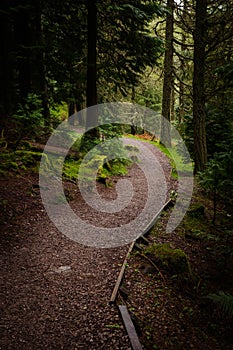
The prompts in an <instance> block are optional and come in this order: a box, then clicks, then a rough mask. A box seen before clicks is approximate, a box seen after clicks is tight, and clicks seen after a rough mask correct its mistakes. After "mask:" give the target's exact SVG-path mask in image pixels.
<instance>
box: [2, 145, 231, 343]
mask: <svg viewBox="0 0 233 350" xmlns="http://www.w3.org/2000/svg"><path fill="white" fill-rule="evenodd" d="M148 147H150V149H151V150H152V148H153V152H155V153H156V156H157V157H158V158H159V159H160V162H161V164H162V167H163V171H164V173H165V174H166V178H167V179H168V178H169V177H170V174H171V167H170V165H169V162H168V159H167V158H166V156H165V155H164V154H162V153H161V152H160V151H159V150H158V149H155V148H154V147H153V146H152V145H149V146H148ZM126 177H128V178H129V177H131V179H132V180H134V181H135V183H134V186H136V189H137V191H136V192H138V197H137V198H138V200H136V201H135V207H132V208H131V209H130V210H131V214H132V217H133V213H135V215H137V211H136V209H135V208H136V207H137V208H139V207H140V205H141V204H142V203H143V201H144V199H143V197H144V193H145V191H146V189H145V178H144V177H143V176H142V174H141V170H140V169H139V167H138V166H136V165H134V166H133V167H132V168H131V169H130V171H129V173H128V174H127V175H126ZM117 180H118V178H117V177H115V178H113V179H112V181H113V183H114V184H115V185H116V182H117ZM115 185H114V186H113V187H110V188H106V187H105V186H104V185H101V184H98V190H99V192H100V194H101V195H102V196H103V198H106V199H113V198H115V196H116V190H115ZM64 187H65V189H66V190H67V191H68V193H69V195H71V197H72V199H71V201H70V205H71V207H72V209H73V210H74V211H75V210H77V211H80V210H81V208H82V209H83V213H84V214H83V215H85V212H87V211H85V207H84V206H85V204H84V203H83V202H82V199H81V195H80V193H79V190H78V189H77V186H76V185H75V184H73V183H69V182H66V183H64ZM175 187H176V181H175V180H172V179H171V180H170V182H169V186H168V193H169V192H170V191H171V189H173V188H174V189H175ZM140 198H141V200H142V203H141V204H140ZM0 205H1V211H0V227H1V235H0V253H1V257H0V271H1V278H0V283H1V284H0V288H1V299H0V307H1V321H0V334H1V337H0V349H2V350H5V349H9V350H10V349H11V350H16V349H17V350H24V349H25V350H31V349H35V350H37V349H44V348H46V349H48V350H49V349H51V350H52V349H54V350H55V349H56V350H57V349H70V350H74V349H85V350H88V349H93V350H94V349H95V350H99V349H104V350H105V349H108V350H117V349H122V350H127V349H131V345H130V342H129V339H128V336H127V334H126V331H125V329H124V327H123V324H122V320H121V319H120V316H119V314H118V311H117V308H116V306H115V305H110V304H109V300H110V297H111V293H112V290H113V287H114V284H115V282H116V278H117V274H118V272H119V270H120V267H121V264H122V263H123V260H124V258H125V254H126V252H127V250H128V246H124V247H120V248H114V249H113V248H109V249H97V248H91V247H86V246H83V245H81V244H79V243H76V242H74V241H72V240H70V239H68V238H67V237H65V236H64V235H62V234H61V233H60V232H59V231H58V229H57V228H56V227H55V226H54V224H53V223H52V222H51V221H50V219H49V217H48V216H47V214H46V211H45V209H44V206H43V204H42V201H41V198H40V193H39V188H38V175H36V174H34V173H29V172H24V173H23V172H21V173H19V174H17V176H16V175H11V176H10V175H9V176H7V177H6V176H5V177H4V176H3V177H1V179H0ZM168 217H169V210H168V211H167V212H166V213H164V215H163V216H162V217H161V219H160V220H159V222H158V223H157V224H156V226H155V227H154V229H153V230H152V232H151V235H150V236H149V237H148V239H149V241H150V242H151V243H152V242H157V243H166V242H169V243H171V244H172V246H174V247H175V248H180V249H182V250H183V251H185V253H186V254H187V256H188V259H189V262H190V266H191V268H192V270H193V271H194V273H195V275H196V276H198V278H197V279H196V280H195V281H192V282H189V281H186V282H185V283H184V282H182V283H180V281H178V280H177V279H176V278H175V277H174V276H170V275H169V273H168V271H166V269H163V268H158V270H156V271H153V269H151V266H148V261H146V260H145V259H144V258H143V256H142V255H143V254H141V253H140V252H139V253H138V252H133V253H132V254H131V257H130V260H129V263H128V265H127V269H126V273H125V277H124V281H123V286H124V288H125V290H126V291H127V293H126V294H125V295H122V296H119V300H118V302H120V303H125V304H127V306H128V309H129V310H130V311H131V312H132V313H133V314H134V318H135V324H136V328H137V331H138V333H139V336H140V340H141V342H142V344H143V349H149V350H150V349H160V350H177V349H180V350H181V349H182V350H186V349H187V350H188V349H195V350H199V349H202V350H213V349H214V350H223V349H224V350H230V349H232V333H231V330H232V329H231V327H232V324H231V322H230V319H227V318H226V317H225V316H222V314H221V313H220V312H219V311H218V310H216V309H215V308H214V307H213V305H212V304H211V303H210V302H208V301H207V300H205V299H203V298H202V296H203V294H205V292H204V290H205V289H206V290H208V291H211V292H212V291H214V290H216V289H217V288H219V287H220V286H223V285H225V284H226V279H227V278H229V269H227V270H226V269H225V267H226V266H224V269H223V266H221V269H220V267H219V265H218V266H216V255H215V253H214V250H213V249H212V248H213V247H212V246H211V242H210V241H206V240H199V239H196V238H193V237H189V238H188V236H187V235H185V234H182V230H183V228H182V226H181V228H179V229H178V230H177V231H175V232H173V233H172V234H170V235H167V234H166V233H165V226H166V222H167V220H168ZM99 219H101V218H99ZM118 219H119V218H118ZM105 224H106V225H109V226H110V227H111V224H112V218H110V219H109V222H107V220H105ZM213 233H214V232H213ZM212 244H213V243H212ZM149 265H150V264H149ZM123 298H125V300H123Z"/></svg>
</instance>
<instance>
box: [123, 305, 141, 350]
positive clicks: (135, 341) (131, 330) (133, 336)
mask: <svg viewBox="0 0 233 350" xmlns="http://www.w3.org/2000/svg"><path fill="white" fill-rule="evenodd" d="M118 308H119V310H120V313H121V317H122V319H123V322H124V325H125V328H126V331H127V333H128V336H129V340H130V343H131V345H132V348H133V350H142V346H141V343H140V341H139V338H138V335H137V332H136V329H135V327H134V324H133V322H132V320H131V317H130V314H129V312H128V309H127V306H126V305H118Z"/></svg>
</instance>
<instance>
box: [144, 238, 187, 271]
mask: <svg viewBox="0 0 233 350" xmlns="http://www.w3.org/2000/svg"><path fill="white" fill-rule="evenodd" d="M145 253H146V254H147V255H149V256H150V258H151V259H152V260H155V261H156V262H157V263H159V264H160V265H161V266H164V267H166V268H167V269H168V270H169V271H170V272H171V273H172V274H176V275H183V274H189V273H190V266H189V262H188V258H187V255H186V254H185V252H184V251H183V250H181V249H174V248H172V247H171V246H170V244H169V243H165V244H156V243H154V244H152V245H151V246H150V247H148V248H147V249H146V251H145Z"/></svg>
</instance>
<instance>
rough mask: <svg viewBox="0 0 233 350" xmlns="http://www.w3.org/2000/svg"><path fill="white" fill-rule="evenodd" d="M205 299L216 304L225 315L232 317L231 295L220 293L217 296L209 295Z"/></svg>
mask: <svg viewBox="0 0 233 350" xmlns="http://www.w3.org/2000/svg"><path fill="white" fill-rule="evenodd" d="M206 298H207V299H210V300H212V301H213V302H214V303H216V304H218V306H219V308H220V309H221V310H222V311H223V312H224V313H225V314H226V315H229V316H230V317H231V318H232V317H233V295H231V294H228V293H225V292H222V291H220V292H218V293H217V294H209V295H207V296H206Z"/></svg>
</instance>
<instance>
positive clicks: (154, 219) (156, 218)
mask: <svg viewBox="0 0 233 350" xmlns="http://www.w3.org/2000/svg"><path fill="white" fill-rule="evenodd" d="M171 202H172V200H171V199H169V200H168V201H167V202H166V203H165V204H164V205H163V206H162V208H161V209H160V210H159V211H158V213H156V215H155V216H154V218H153V219H152V220H151V221H150V222H149V224H148V225H147V227H146V228H145V230H144V231H143V233H142V234H141V235H140V236H139V237H138V238H137V239H136V240H135V241H133V242H132V243H131V244H130V247H129V250H128V252H127V254H126V257H125V259H124V262H123V264H122V267H121V270H120V272H119V274H118V277H117V281H116V283H115V286H114V289H113V292H112V295H111V298H110V304H112V303H115V301H116V297H117V293H118V290H119V287H120V285H121V281H122V279H123V276H124V272H125V268H126V264H127V260H128V258H129V255H130V253H131V252H132V250H133V248H134V246H135V245H136V242H137V240H139V239H140V238H142V237H144V235H146V234H147V233H148V232H149V231H150V230H151V228H152V227H153V226H154V225H155V223H156V221H157V220H158V218H159V216H160V215H161V213H162V211H163V210H165V209H166V208H167V207H168V206H169V204H170V203H171ZM145 240H146V239H145Z"/></svg>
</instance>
